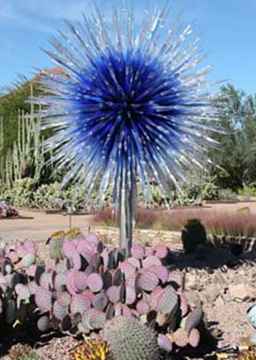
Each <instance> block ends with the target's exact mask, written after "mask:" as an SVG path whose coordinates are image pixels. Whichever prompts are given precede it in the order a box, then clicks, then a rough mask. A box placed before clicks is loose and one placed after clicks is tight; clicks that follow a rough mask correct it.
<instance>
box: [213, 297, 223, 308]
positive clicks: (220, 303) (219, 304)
mask: <svg viewBox="0 0 256 360" xmlns="http://www.w3.org/2000/svg"><path fill="white" fill-rule="evenodd" d="M214 305H215V306H216V307H219V308H222V307H223V306H224V305H225V301H224V299H223V297H222V296H218V298H217V299H216V301H215V304H214Z"/></svg>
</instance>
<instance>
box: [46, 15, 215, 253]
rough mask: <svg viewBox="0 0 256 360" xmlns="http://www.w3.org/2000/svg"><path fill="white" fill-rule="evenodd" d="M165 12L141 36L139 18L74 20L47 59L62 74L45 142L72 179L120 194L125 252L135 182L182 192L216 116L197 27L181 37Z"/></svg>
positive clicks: (53, 91) (55, 79)
mask: <svg viewBox="0 0 256 360" xmlns="http://www.w3.org/2000/svg"><path fill="white" fill-rule="evenodd" d="M168 19H169V16H168V11H167V9H163V10H156V11H155V12H154V13H153V14H148V15H147V16H145V19H144V21H143V23H142V25H141V26H140V27H139V30H138V31H136V30H135V29H137V28H138V27H137V25H136V26H135V21H134V12H131V11H130V10H124V9H120V10H119V11H118V10H115V11H114V12H113V17H112V20H111V21H110V19H109V17H108V18H104V16H103V15H102V14H101V12H100V11H99V10H98V9H97V8H96V9H95V11H94V12H93V14H91V15H90V16H84V18H83V21H82V22H81V23H79V24H70V23H67V30H66V32H65V33H60V34H59V36H58V37H56V38H54V40H53V41H52V45H53V49H52V50H51V51H47V53H48V54H49V56H50V57H51V58H52V59H53V60H54V61H55V62H56V63H57V64H58V65H59V66H61V67H62V68H63V70H64V74H63V75H59V76H48V77H46V78H44V79H43V80H42V83H43V85H44V87H45V88H46V91H47V93H48V94H50V95H48V96H45V97H43V98H42V99H41V100H40V101H41V103H43V104H45V105H47V110H46V112H45V113H44V125H45V126H46V127H47V128H53V129H54V135H53V136H52V137H51V138H50V139H49V140H48V141H47V145H48V147H49V148H51V149H52V150H53V151H54V154H55V155H54V160H55V161H56V163H57V165H58V166H59V167H60V168H63V169H66V170H67V175H66V177H65V182H66V181H69V180H71V179H75V180H79V181H81V182H83V183H84V185H85V186H86V187H87V188H88V189H92V188H93V187H94V186H95V184H97V183H98V184H100V186H99V192H100V194H102V195H103V196H104V193H105V192H106V191H107V189H109V188H111V189H112V191H113V201H114V204H116V207H117V208H118V209H119V212H120V229H121V241H120V246H121V247H122V248H125V249H126V251H127V252H129V249H130V247H131V240H132V219H133V216H134V204H135V197H136V186H137V182H140V183H141V187H142V190H143V193H144V195H145V197H146V198H147V199H148V198H150V182H151V180H152V178H153V179H154V180H155V181H157V183H158V185H159V187H160V188H161V190H162V191H163V192H165V191H168V190H169V187H170V182H173V183H174V184H175V185H177V186H178V183H179V181H180V180H182V179H183V178H184V175H183V174H184V169H185V168H187V167H188V166H190V165H191V164H195V165H196V166H200V165H201V162H202V159H203V158H204V155H205V154H206V152H207V148H208V146H209V145H211V144H213V141H212V140H211V138H210V137H209V130H211V129H210V128H209V127H208V126H207V120H209V119H211V118H212V117H213V112H212V109H211V106H210V100H209V94H208V93H207V91H206V81H205V80H206V75H207V71H205V69H202V70H200V69H199V66H198V65H199V64H200V56H201V55H200V52H199V51H198V48H197V40H193V38H192V37H191V28H190V27H189V26H188V27H186V28H185V29H184V30H183V31H182V32H181V33H177V32H176V30H175V29H174V28H172V26H171V27H170V24H169V22H168Z"/></svg>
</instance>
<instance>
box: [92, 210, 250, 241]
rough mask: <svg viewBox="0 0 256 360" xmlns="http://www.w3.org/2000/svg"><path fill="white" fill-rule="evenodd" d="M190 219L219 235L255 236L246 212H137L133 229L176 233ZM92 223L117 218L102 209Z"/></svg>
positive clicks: (108, 223)
mask: <svg viewBox="0 0 256 360" xmlns="http://www.w3.org/2000/svg"><path fill="white" fill-rule="evenodd" d="M189 219H200V220H201V222H202V224H203V225H204V226H205V227H206V229H207V231H208V232H209V233H212V234H218V235H232V236H237V235H239V236H247V237H252V236H256V216H255V215H254V214H250V213H248V212H233V213H231V212H224V211H215V210H207V211H206V210H204V209H197V210H189V209H186V210H182V209H177V210H169V211H163V210H153V209H143V208H140V209H138V212H137V216H136V227H137V228H139V229H152V230H168V231H179V230H181V229H182V228H183V226H184V224H185V223H186V222H187V221H188V220H189ZM94 223H95V224H101V225H105V226H116V225H117V219H116V217H115V215H114V213H113V211H112V210H111V209H105V210H103V211H101V212H99V213H97V214H96V215H95V217H94Z"/></svg>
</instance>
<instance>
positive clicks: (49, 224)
mask: <svg viewBox="0 0 256 360" xmlns="http://www.w3.org/2000/svg"><path fill="white" fill-rule="evenodd" d="M20 215H21V216H22V219H5V220H4V219H2V220H0V239H2V240H4V241H8V242H9V241H15V240H19V241H22V240H25V239H31V240H34V241H42V240H46V239H47V238H48V237H49V235H50V234H51V233H53V232H55V231H59V230H67V229H68V228H69V216H64V215H60V214H54V215H50V214H46V213H44V212H35V211H25V210H21V211H20ZM91 219H92V216H89V215H81V216H80V215H79V216H73V217H72V226H73V227H79V228H80V229H81V230H82V231H84V232H85V231H87V230H88V226H89V224H90V222H91Z"/></svg>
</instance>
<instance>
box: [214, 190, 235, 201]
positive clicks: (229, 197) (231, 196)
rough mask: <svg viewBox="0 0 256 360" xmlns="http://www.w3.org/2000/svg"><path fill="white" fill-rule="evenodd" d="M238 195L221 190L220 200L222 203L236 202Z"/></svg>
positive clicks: (230, 191)
mask: <svg viewBox="0 0 256 360" xmlns="http://www.w3.org/2000/svg"><path fill="white" fill-rule="evenodd" d="M237 199H238V198H237V194H236V193H235V192H233V191H232V190H231V189H221V190H219V200H222V201H226V200H227V201H236V200H237Z"/></svg>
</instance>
